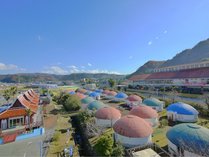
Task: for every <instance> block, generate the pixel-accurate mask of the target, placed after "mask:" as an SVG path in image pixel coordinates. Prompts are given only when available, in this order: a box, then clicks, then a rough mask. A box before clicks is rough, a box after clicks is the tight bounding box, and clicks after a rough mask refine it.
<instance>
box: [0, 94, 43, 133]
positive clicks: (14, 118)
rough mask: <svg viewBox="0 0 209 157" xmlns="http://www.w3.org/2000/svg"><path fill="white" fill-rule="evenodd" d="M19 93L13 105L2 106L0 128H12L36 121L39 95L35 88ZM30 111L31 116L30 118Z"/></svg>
mask: <svg viewBox="0 0 209 157" xmlns="http://www.w3.org/2000/svg"><path fill="white" fill-rule="evenodd" d="M30 91H31V92H30V93H31V94H30V96H29V91H26V92H25V93H23V94H21V95H19V96H18V97H17V99H16V100H15V102H14V103H13V104H11V105H4V106H1V107H0V124H1V125H0V130H6V129H12V128H15V127H17V126H26V127H27V126H28V124H29V121H30V125H31V124H32V123H33V122H34V117H35V114H36V113H37V110H38V105H39V96H38V94H36V93H35V92H34V91H33V90H30ZM29 112H30V118H29Z"/></svg>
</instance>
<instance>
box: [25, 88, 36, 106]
mask: <svg viewBox="0 0 209 157" xmlns="http://www.w3.org/2000/svg"><path fill="white" fill-rule="evenodd" d="M24 95H25V96H26V97H27V99H28V100H29V101H30V102H32V103H33V104H36V105H38V103H39V99H38V98H34V97H32V96H31V95H30V94H29V93H28V91H27V92H25V93H24Z"/></svg>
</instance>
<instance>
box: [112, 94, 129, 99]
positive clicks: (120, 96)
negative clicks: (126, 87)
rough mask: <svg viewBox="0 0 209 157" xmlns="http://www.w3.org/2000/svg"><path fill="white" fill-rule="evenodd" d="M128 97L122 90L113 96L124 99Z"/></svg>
mask: <svg viewBox="0 0 209 157" xmlns="http://www.w3.org/2000/svg"><path fill="white" fill-rule="evenodd" d="M127 97H128V95H126V94H125V93H123V92H119V93H118V94H117V95H116V96H115V98H117V99H126V98H127Z"/></svg>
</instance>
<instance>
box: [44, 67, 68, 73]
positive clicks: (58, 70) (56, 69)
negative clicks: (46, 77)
mask: <svg viewBox="0 0 209 157" xmlns="http://www.w3.org/2000/svg"><path fill="white" fill-rule="evenodd" d="M43 73H49V74H57V75H66V74H68V71H67V70H65V69H63V68H61V67H59V66H51V67H49V68H45V70H44V71H43Z"/></svg>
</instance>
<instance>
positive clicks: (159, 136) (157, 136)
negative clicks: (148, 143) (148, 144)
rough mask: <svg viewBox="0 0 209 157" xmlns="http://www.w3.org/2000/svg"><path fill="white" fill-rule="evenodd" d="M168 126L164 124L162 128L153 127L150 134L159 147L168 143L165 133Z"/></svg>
mask: <svg viewBox="0 0 209 157" xmlns="http://www.w3.org/2000/svg"><path fill="white" fill-rule="evenodd" d="M169 128H170V127H169V126H165V127H163V128H155V129H154V132H153V135H152V141H153V142H154V143H156V144H157V145H159V146H160V147H165V146H166V145H167V144H168V141H167V138H166V133H167V131H168V129H169Z"/></svg>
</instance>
